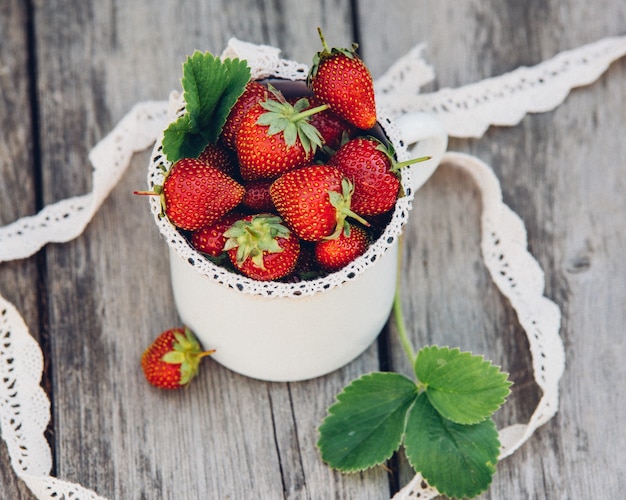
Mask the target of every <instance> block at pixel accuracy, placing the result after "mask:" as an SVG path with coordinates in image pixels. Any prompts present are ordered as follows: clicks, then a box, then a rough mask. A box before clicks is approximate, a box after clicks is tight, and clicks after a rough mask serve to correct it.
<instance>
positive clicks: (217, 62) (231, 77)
mask: <svg viewBox="0 0 626 500" xmlns="http://www.w3.org/2000/svg"><path fill="white" fill-rule="evenodd" d="M249 80H250V68H249V67H248V64H247V63H246V61H243V60H240V59H225V60H221V59H220V58H219V57H217V56H214V55H212V54H211V53H209V52H204V53H203V52H200V51H195V52H194V53H193V54H192V55H191V56H189V57H188V58H187V60H186V62H185V64H183V77H182V80H181V83H182V86H183V91H184V93H183V98H184V100H185V113H184V114H183V115H182V116H181V117H180V118H178V120H176V121H175V122H173V123H172V124H171V125H170V126H169V127H168V128H167V129H166V130H165V133H164V137H163V152H164V153H165V155H166V157H167V159H168V160H169V161H171V162H175V161H177V160H179V159H181V158H197V157H198V155H199V154H200V153H201V152H202V150H203V149H204V148H205V146H206V145H207V144H209V143H211V144H214V143H215V142H216V141H217V138H218V136H219V134H220V132H221V130H222V127H223V126H224V123H225V122H226V118H227V117H228V114H229V112H230V110H231V108H232V107H233V106H234V104H235V102H236V101H237V99H238V98H239V96H241V94H242V93H243V91H244V89H245V87H246V84H247V83H248V81H249Z"/></svg>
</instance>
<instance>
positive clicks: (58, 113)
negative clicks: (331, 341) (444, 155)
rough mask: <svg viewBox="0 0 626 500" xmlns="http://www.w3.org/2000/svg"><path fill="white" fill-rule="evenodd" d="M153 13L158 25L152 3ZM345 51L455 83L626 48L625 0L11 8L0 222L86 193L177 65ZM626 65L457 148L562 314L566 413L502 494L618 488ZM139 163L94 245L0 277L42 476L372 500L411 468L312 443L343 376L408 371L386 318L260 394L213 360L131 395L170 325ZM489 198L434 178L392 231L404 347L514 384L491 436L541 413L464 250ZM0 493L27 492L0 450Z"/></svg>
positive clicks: (134, 486) (625, 348) (75, 246)
mask: <svg viewBox="0 0 626 500" xmlns="http://www.w3.org/2000/svg"><path fill="white" fill-rule="evenodd" d="M157 6H158V8H157ZM317 26H322V27H323V29H324V31H325V34H326V37H327V39H328V40H329V41H330V42H331V43H332V44H333V45H340V44H348V43H351V42H352V41H357V42H359V44H360V52H361V55H362V57H363V58H364V60H365V61H366V63H367V64H368V65H369V67H370V69H371V71H372V73H373V75H374V76H375V77H376V76H380V75H381V74H383V72H384V71H385V70H386V69H387V68H388V67H389V65H390V64H391V62H393V61H395V60H396V59H397V58H398V57H400V56H402V55H403V54H405V53H406V52H407V51H408V50H409V49H410V48H412V47H413V46H415V45H417V44H418V43H420V42H425V43H426V44H427V48H426V50H425V57H426V58H427V60H428V61H429V62H430V63H431V64H432V65H433V67H434V69H435V72H436V75H437V78H436V80H435V81H434V83H432V84H430V85H429V87H428V88H427V89H426V90H435V89H437V88H443V87H458V86H461V85H464V84H469V83H472V82H475V81H478V80H481V79H483V78H487V77H490V76H494V75H498V74H501V73H504V72H507V71H510V70H513V69H515V68H517V67H518V66H521V65H534V64H537V63H539V62H541V61H543V60H545V59H548V58H550V57H552V56H554V55H556V54H557V53H558V52H560V51H563V50H567V49H572V48H575V47H578V46H581V45H583V44H587V43H590V42H593V41H596V40H599V39H601V38H604V37H607V36H615V35H623V34H625V32H626V3H624V2H623V0H598V1H596V2H583V1H582V0H575V1H572V2H567V3H563V2H560V1H558V0H547V1H534V0H533V1H529V2H513V1H509V2H501V1H497V0H481V1H467V2H459V1H457V0H428V1H422V2H415V1H410V0H387V1H385V2H379V1H374V0H366V1H348V0H335V1H333V2H296V1H291V0H285V1H277V2H250V1H243V0H208V1H207V0H205V1H201V0H197V1H191V0H190V1H184V2H183V1H178V2H175V1H169V0H167V1H166V0H164V1H161V2H154V1H150V0H133V1H132V2H124V1H120V0H98V1H91V0H89V1H78V0H73V1H72V0H47V1H44V0H2V2H0V38H1V42H0V123H1V130H2V134H0V152H1V154H0V175H1V176H2V177H1V178H2V181H1V182H0V224H8V223H9V222H12V221H14V220H17V219H18V218H20V217H23V216H26V215H30V214H33V213H36V212H37V211H38V210H39V209H40V208H41V207H43V206H44V205H47V204H49V203H52V202H55V201H58V200H61V199H64V198H67V197H70V196H75V195H80V194H83V193H86V192H88V191H89V190H90V189H91V167H90V165H89V163H88V160H87V154H88V152H89V150H90V149H91V148H92V147H93V146H94V145H95V144H96V143H97V142H98V141H99V140H100V139H101V138H102V137H103V136H104V135H105V134H106V133H107V132H108V131H109V130H111V129H112V127H113V126H114V125H115V124H116V123H117V121H118V120H119V119H121V117H122V116H124V114H125V113H126V112H127V111H128V110H129V109H130V108H131V107H132V105H133V104H135V103H137V102H139V101H144V100H148V99H158V100H162V99H166V98H167V96H168V94H169V92H170V90H172V89H178V88H179V87H180V83H179V79H180V70H181V65H182V61H183V60H184V58H185V56H186V55H188V54H190V53H191V52H192V51H193V50H194V49H202V50H209V51H211V52H213V53H220V52H221V51H222V49H223V48H224V47H225V45H226V42H227V40H228V39H229V38H230V37H232V36H235V37H237V38H239V39H241V40H245V41H250V42H254V43H264V44H269V45H274V46H277V47H281V48H282V49H283V56H284V57H286V58H289V59H294V60H297V61H301V62H305V63H309V62H310V60H311V57H312V54H313V52H314V51H315V50H317V49H318V46H319V40H318V38H317V32H316V27H317ZM625 131H626V59H623V60H619V61H617V62H615V63H614V64H612V65H611V66H610V68H609V69H608V70H607V72H606V73H605V74H604V75H603V76H602V77H601V78H600V79H599V81H597V82H596V83H594V84H592V85H590V86H588V87H584V88H581V89H578V90H575V91H574V92H573V93H572V94H571V95H570V96H569V97H568V98H567V100H566V101H565V102H564V103H563V105H561V106H560V107H558V108H557V109H556V110H555V111H552V112H548V113H544V114H537V115H530V116H527V117H526V118H525V119H524V120H523V121H522V122H521V123H520V124H519V125H518V126H516V127H512V128H501V127H492V128H491V129H490V130H489V131H488V132H487V133H486V134H485V136H484V137H483V138H481V139H475V140H460V139H452V140H451V141H450V145H449V149H451V150H454V151H461V152H469V153H472V154H474V155H476V156H478V157H479V158H481V159H482V160H484V161H485V162H486V163H488V164H489V165H491V166H492V167H493V169H494V171H495V173H496V175H497V176H498V178H499V179H500V181H501V183H502V190H503V194H504V201H505V202H506V203H507V204H508V205H509V206H510V207H511V208H512V209H513V210H514V211H515V212H517V213H518V214H519V215H520V216H521V217H522V219H523V220H524V222H525V224H526V227H527V230H528V239H529V249H530V251H531V252H532V254H533V255H534V256H535V257H536V258H537V260H538V261H539V263H540V265H541V267H542V268H543V269H544V271H545V274H546V290H545V294H546V296H547V297H549V298H550V299H552V300H553V301H555V302H556V303H557V304H558V305H559V307H560V308H561V311H562V313H563V321H562V328H561V336H562V338H563V341H564V344H565V350H566V361H567V366H566V370H565V374H564V376H563V379H562V382H561V391H562V392H561V399H560V408H559V413H558V414H557V415H556V417H555V418H554V419H552V420H551V421H550V422H549V423H548V424H546V425H545V426H543V427H542V428H540V429H539V430H538V431H537V432H536V433H535V434H534V435H533V437H532V438H531V439H530V441H528V442H527V443H526V444H525V445H524V446H523V447H522V448H521V449H520V450H518V451H517V452H516V453H514V454H513V455H512V456H511V457H508V458H506V459H505V460H503V461H502V462H500V463H499V465H498V472H497V474H496V476H495V478H494V482H493V484H492V486H491V488H490V489H489V491H488V492H486V493H484V494H483V495H482V496H481V498H493V499H507V500H515V499H520V500H521V499H528V498H533V499H550V500H553V499H590V498H593V499H609V498H611V499H614V498H621V496H622V495H623V492H624V489H625V487H626V479H625V477H626V476H625V471H626V437H625V436H626V432H624V429H623V426H624V424H625V423H626V418H625V417H626V391H625V389H624V387H625V386H626V385H625V384H624V382H625V381H626V368H625V366H626V363H624V359H626V342H625V341H624V338H625V337H624V330H625V328H624V327H625V326H626V287H625V283H626V266H625V265H624V255H625V249H626V217H625V216H624V215H625V214H626V196H624V192H625V190H626V189H625V188H626V182H625V180H624V179H626V160H625V158H626V140H625V135H626V134H625ZM148 156H149V152H148V151H146V152H144V153H140V154H137V155H135V157H134V158H133V161H132V164H131V165H130V167H129V170H128V171H127V173H126V174H125V175H124V177H123V178H122V180H121V182H120V184H119V185H118V186H117V187H116V188H115V189H114V190H113V192H112V193H111V195H110V197H109V198H108V199H107V201H106V202H105V203H104V205H103V206H102V208H101V209H100V211H99V212H98V213H97V214H96V216H95V218H94V219H93V221H92V222H91V223H90V225H89V226H88V227H87V229H86V231H85V233H84V234H83V235H82V236H81V237H79V238H78V239H76V240H74V241H72V242H70V243H67V244H51V245H48V246H47V247H45V248H44V249H43V250H41V251H40V252H39V253H38V254H37V255H35V256H33V257H31V258H28V259H24V260H19V261H14V262H9V263H3V264H1V265H0V289H1V290H2V294H3V295H4V296H5V298H7V299H8V300H9V301H10V302H12V303H13V304H15V305H16V307H17V308H18V309H19V310H20V312H21V314H22V315H23V317H24V319H25V321H26V323H27V324H28V326H29V328H30V330H31V333H32V334H33V336H34V337H35V338H36V339H37V340H38V341H39V342H40V345H41V347H42V350H43V352H44V355H45V360H46V364H45V374H44V380H43V386H44V388H45V390H46V392H47V394H48V396H49V397H50V399H51V401H52V419H51V423H50V426H49V430H48V433H47V437H48V438H49V441H50V445H51V447H52V450H53V460H54V467H53V471H52V474H53V475H55V476H58V477H60V478H63V479H66V480H70V481H74V482H78V483H80V484H82V485H84V486H86V487H88V488H91V489H93V490H95V491H96V492H97V493H98V494H100V495H102V496H106V497H108V498H115V499H127V498H145V499H156V498H171V499H185V500H191V499H200V498H202V499H205V498H219V499H225V498H231V499H235V498H263V499H266V498H267V499H276V498H289V499H295V498H311V499H328V498H344V499H357V498H358V499H365V498H372V499H384V498H389V497H390V495H392V494H393V493H394V492H395V491H396V490H397V489H398V487H399V486H400V487H401V486H402V485H404V484H406V483H407V482H408V480H409V478H410V477H412V474H411V472H410V470H409V468H408V466H407V462H406V460H405V459H404V458H403V457H402V456H399V457H397V458H396V459H394V460H393V461H392V462H390V463H389V464H388V467H387V468H383V467H378V468H375V469H373V470H370V471H368V472H366V473H362V474H355V475H341V474H339V473H335V472H332V471H331V470H330V469H328V468H327V467H326V466H325V465H324V464H323V463H322V462H321V460H320V458H319V455H318V452H317V450H316V446H315V442H316V440H317V431H316V427H317V426H318V425H319V423H320V422H321V419H322V418H323V416H324V415H325V411H326V408H327V407H328V405H329V404H330V403H331V402H332V401H333V399H334V396H335V394H336V393H337V392H338V391H339V390H340V389H341V388H342V387H343V385H344V384H345V383H346V382H347V381H348V380H350V379H352V378H353V377H355V376H357V375H360V374H362V373H364V372H367V371H371V370H377V369H380V368H381V367H382V368H383V369H396V370H399V371H407V370H408V367H407V366H406V363H405V362H404V361H402V352H401V349H400V347H399V344H398V341H397V337H396V335H395V330H394V327H393V324H391V323H390V326H389V327H388V328H387V329H386V330H385V331H384V332H383V333H382V335H381V337H380V341H379V342H377V343H375V344H374V345H373V346H372V347H371V348H370V349H369V350H368V351H367V352H366V353H365V354H364V355H363V356H361V357H359V358H358V359H357V360H356V361H354V362H352V363H351V364H350V365H348V366H347V367H345V368H344V369H342V370H339V371H337V372H334V373H332V374H330V375H327V376H325V377H322V378H318V379H315V380H311V381H306V382H299V383H268V382H260V381H256V380H250V379H248V378H245V377H243V376H240V375H237V374H235V373H232V372H230V371H228V370H226V369H224V368H223V367H221V366H220V365H218V364H217V363H215V362H213V361H208V362H206V363H205V364H204V365H203V369H202V370H201V374H200V376H199V379H198V380H196V381H195V383H194V384H193V385H192V386H191V387H190V388H189V389H188V390H184V391H179V392H176V393H170V392H160V391H158V390H154V389H152V388H151V387H150V386H148V385H147V384H146V383H145V380H144V379H143V375H142V373H141V370H140V367H139V358H140V356H141V352H142V351H143V349H144V348H145V347H146V345H147V343H148V342H149V341H150V340H151V339H152V338H153V337H154V336H155V335H156V334H157V333H159V332H160V331H162V330H164V329H166V328H169V327H171V326H176V325H178V324H179V320H178V317H177V313H176V310H175V308H174V305H173V302H172V295H171V290H170V286H169V278H168V260H167V259H168V254H167V248H166V245H165V244H164V242H163V241H162V239H161V237H160V236H159V234H158V231H157V229H156V227H155V225H154V222H153V220H152V218H151V216H150V214H149V211H148V208H147V204H146V200H145V199H143V198H139V197H134V196H133V195H132V194H131V193H132V191H133V190H134V189H138V188H139V189H142V188H143V187H144V186H145V171H146V167H147V162H148ZM480 206H481V203H480V197H479V195H478V192H477V190H476V188H475V186H473V184H472V181H471V179H470V178H469V177H468V176H466V175H465V174H462V173H460V172H459V171H456V170H455V169H454V168H444V167H442V168H440V169H439V170H438V171H437V172H436V174H435V175H434V176H433V177H432V178H431V179H430V180H429V181H428V183H427V184H426V185H425V186H424V188H423V189H422V190H421V191H420V192H419V193H418V196H417V197H416V201H415V206H414V213H413V214H412V218H411V221H410V223H409V225H408V227H407V229H406V245H407V252H406V253H407V255H408V258H407V259H406V261H405V264H404V266H405V269H404V276H405V278H404V279H405V282H404V283H405V285H404V299H403V303H404V307H405V310H406V312H407V314H408V319H407V321H408V325H409V329H410V330H411V335H412V339H413V342H414V343H415V345H416V346H422V345H426V344H432V343H436V344H440V345H446V344H447V345H452V346H459V347H461V348H462V349H467V350H473V351H474V352H477V353H482V354H485V355H486V356H487V357H488V358H489V359H492V360H494V361H495V362H497V363H499V364H501V365H502V366H503V367H504V369H506V370H508V371H509V372H510V373H511V379H512V380H513V381H514V382H515V386H514V388H513V394H512V396H511V398H510V399H509V401H508V402H507V404H506V405H505V407H504V408H503V409H502V410H501V411H500V412H499V413H498V414H497V416H496V419H497V422H498V424H499V425H500V426H502V425H507V424H509V423H513V422H518V421H521V422H524V421H526V419H527V418H528V417H529V415H530V413H531V412H532V410H533V409H534V406H535V404H536V402H537V399H538V397H539V395H540V393H539V389H538V388H537V386H536V384H535V383H534V381H533V377H532V367H531V364H530V357H529V354H528V346H527V342H526V339H525V336H524V333H523V330H522V328H521V327H520V325H519V324H518V323H517V319H516V315H515V312H514V311H513V309H512V308H511V306H510V305H509V303H508V302H507V300H506V299H505V298H503V297H502V295H501V294H500V293H499V292H498V290H497V288H496V287H495V286H494V284H493V283H492V282H491V280H490V278H489V275H488V272H487V270H486V269H485V267H484V265H483V263H482V258H481V255H480V249H479V213H480ZM0 492H1V493H0V497H2V498H5V499H16V498H20V499H22V498H23V499H27V498H31V493H30V492H29V490H28V489H27V488H26V487H25V486H24V485H23V484H22V483H21V482H20V481H19V480H18V479H16V477H15V475H14V474H13V471H12V468H11V466H10V462H9V455H8V452H7V450H6V447H5V445H4V443H1V444H0Z"/></svg>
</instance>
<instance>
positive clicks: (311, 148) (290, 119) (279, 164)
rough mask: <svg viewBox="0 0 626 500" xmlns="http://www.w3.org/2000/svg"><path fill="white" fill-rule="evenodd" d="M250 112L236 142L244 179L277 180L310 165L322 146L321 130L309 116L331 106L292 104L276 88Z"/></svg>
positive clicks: (302, 102)
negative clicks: (313, 124)
mask: <svg viewBox="0 0 626 500" xmlns="http://www.w3.org/2000/svg"><path fill="white" fill-rule="evenodd" d="M270 90H271V91H272V93H270V95H269V96H268V98H267V99H265V100H263V101H260V102H258V103H257V104H255V105H254V106H252V108H250V110H249V111H248V112H247V113H246V115H245V116H244V117H243V119H242V121H241V125H240V126H239V131H238V133H237V141H236V147H235V149H236V151H237V158H238V159H239V167H240V171H241V176H242V177H243V179H244V180H247V181H251V180H257V179H274V178H276V177H278V176H279V175H281V174H282V173H284V172H287V171H289V170H292V169H294V168H298V167H301V166H303V165H306V164H307V163H309V162H310V161H311V160H312V158H313V155H314V154H315V151H316V149H317V148H318V147H320V146H321V145H322V137H321V136H320V133H319V131H318V130H317V129H316V128H315V127H313V126H312V125H311V124H310V123H309V117H310V116H311V115H313V114H315V113H318V112H320V111H323V110H324V109H327V107H328V106H327V105H322V106H319V107H316V108H309V102H308V100H307V99H305V98H302V99H300V100H298V101H297V102H296V103H295V104H294V105H292V104H290V103H289V102H288V101H287V100H286V99H285V98H284V97H283V96H282V94H281V93H280V92H279V91H277V90H276V89H273V88H272V89H270Z"/></svg>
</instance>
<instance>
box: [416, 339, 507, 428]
mask: <svg viewBox="0 0 626 500" xmlns="http://www.w3.org/2000/svg"><path fill="white" fill-rule="evenodd" d="M415 375H416V376H417V379H418V380H419V381H420V384H421V385H422V386H424V387H425V391H426V395H427V397H428V400H429V401H430V403H431V404H432V405H433V407H434V408H435V409H436V410H437V411H438V412H439V413H440V414H441V415H442V416H443V417H445V418H447V419H449V420H452V421H453V422H456V423H459V424H476V423H478V422H481V421H482V420H485V419H486V418H489V417H490V416H491V414H492V413H493V412H494V411H496V410H497V409H498V408H500V406H501V405H502V404H503V403H504V401H505V400H506V397H507V396H508V395H509V393H510V389H509V387H510V386H511V382H510V381H508V380H507V374H506V373H504V372H502V371H500V369H499V368H498V367H497V366H495V365H493V364H492V363H490V362H489V361H485V360H484V358H483V357H482V356H475V355H473V354H472V353H469V352H461V351H460V350H459V349H450V348H447V347H437V346H432V347H424V348H423V349H421V350H420V351H419V353H418V355H417V359H416V361H415Z"/></svg>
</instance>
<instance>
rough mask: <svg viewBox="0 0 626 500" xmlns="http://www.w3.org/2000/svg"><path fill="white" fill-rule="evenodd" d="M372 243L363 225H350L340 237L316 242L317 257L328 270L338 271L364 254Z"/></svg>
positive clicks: (320, 263)
mask: <svg viewBox="0 0 626 500" xmlns="http://www.w3.org/2000/svg"><path fill="white" fill-rule="evenodd" d="M369 243H370V239H369V235H368V234H367V231H365V230H364V229H363V228H362V227H359V226H353V225H349V226H348V228H347V230H344V231H342V232H341V234H340V235H339V237H338V238H335V239H333V240H322V241H318V242H317V243H316V244H315V259H316V260H317V262H318V263H319V265H320V266H321V267H322V269H325V270H326V271H338V270H339V269H341V268H343V267H345V266H347V265H348V264H349V263H350V262H352V261H353V260H354V259H356V258H357V257H358V256H360V255H363V254H364V253H365V250H367V247H368V245H369Z"/></svg>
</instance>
